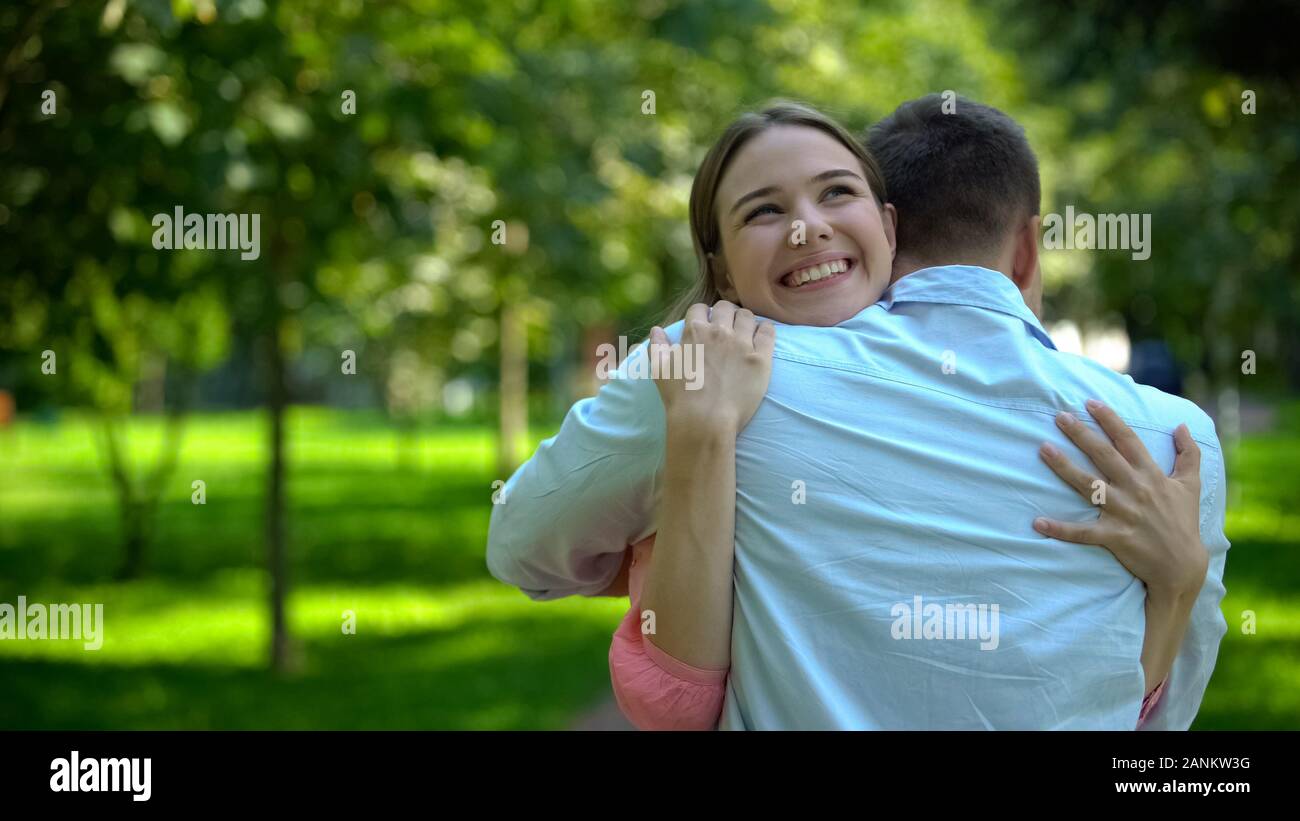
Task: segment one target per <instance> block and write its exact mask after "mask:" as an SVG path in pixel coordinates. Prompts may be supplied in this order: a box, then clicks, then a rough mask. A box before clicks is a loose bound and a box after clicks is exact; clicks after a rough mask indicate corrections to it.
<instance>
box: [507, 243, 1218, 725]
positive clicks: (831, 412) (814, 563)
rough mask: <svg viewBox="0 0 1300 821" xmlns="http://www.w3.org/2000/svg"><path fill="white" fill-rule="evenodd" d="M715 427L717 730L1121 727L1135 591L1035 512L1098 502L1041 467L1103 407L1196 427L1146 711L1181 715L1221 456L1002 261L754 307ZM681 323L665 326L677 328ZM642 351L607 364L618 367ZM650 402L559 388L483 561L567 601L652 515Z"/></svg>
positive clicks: (1132, 668) (655, 491) (1141, 622)
mask: <svg viewBox="0 0 1300 821" xmlns="http://www.w3.org/2000/svg"><path fill="white" fill-rule="evenodd" d="M777 325H778V328H777V342H776V351H775V354H774V361H773V367H772V378H771V383H770V386H769V388H768V392H767V395H766V397H765V398H764V400H763V402H762V403H761V404H760V406H759V408H758V410H757V412H756V413H755V414H754V417H753V419H752V420H751V421H750V423H749V425H748V426H747V427H746V428H745V430H744V431H743V432H742V433H741V435H740V437H739V439H738V440H737V443H736V484H737V487H736V537H735V545H736V560H735V604H734V614H733V621H732V649H731V659H732V666H731V671H730V675H729V676H728V680H727V692H726V699H725V704H724V707H723V714H722V719H721V723H720V725H719V726H720V728H721V729H1116V730H1124V729H1132V728H1133V726H1134V725H1135V723H1136V722H1137V718H1138V713H1139V710H1140V707H1141V702H1142V697H1143V693H1144V692H1145V689H1144V681H1143V678H1144V677H1143V671H1142V665H1141V653H1142V641H1143V632H1144V629H1145V615H1144V602H1145V588H1144V586H1143V584H1142V582H1141V581H1139V580H1138V579H1137V578H1135V577H1134V576H1133V575H1132V574H1130V573H1129V572H1128V571H1127V570H1126V569H1125V568H1124V567H1123V566H1122V565H1121V564H1120V563H1119V562H1118V561H1117V560H1116V559H1115V558H1114V557H1113V556H1112V555H1111V553H1110V552H1109V551H1106V550H1104V549H1102V548H1098V547H1092V546H1087V545H1076V544H1070V543H1066V542H1061V541H1057V540H1053V539H1047V538H1044V537H1042V536H1040V535H1039V534H1038V533H1036V532H1035V531H1034V530H1033V528H1032V522H1033V520H1034V518H1035V517H1036V516H1039V515H1043V516H1048V517H1051V518H1055V519H1061V520H1068V521H1089V520H1092V519H1095V518H1096V517H1097V515H1098V514H1097V508H1096V507H1094V506H1093V505H1092V504H1091V502H1090V500H1089V499H1084V498H1083V497H1081V496H1080V495H1079V494H1078V493H1077V492H1076V491H1074V490H1073V489H1072V488H1070V487H1069V486H1067V485H1066V484H1065V483H1064V482H1062V481H1061V480H1060V479H1059V478H1057V477H1056V476H1055V475H1054V474H1053V473H1052V472H1051V471H1050V470H1049V469H1048V468H1047V467H1046V465H1044V464H1043V462H1042V461H1041V460H1040V459H1039V457H1038V454H1037V450H1038V446H1039V445H1040V444H1041V443H1042V442H1044V441H1050V442H1053V443H1054V444H1056V445H1057V446H1058V447H1060V448H1062V449H1063V450H1064V451H1065V452H1066V453H1068V454H1069V455H1070V456H1071V458H1073V459H1074V461H1075V462H1076V464H1079V465H1080V466H1083V467H1086V468H1090V467H1091V463H1090V462H1089V461H1088V459H1087V457H1086V456H1084V455H1083V454H1082V453H1081V452H1080V451H1078V449H1077V448H1075V447H1074V446H1073V444H1071V443H1070V442H1069V440H1067V439H1066V438H1065V437H1064V435H1063V434H1061V433H1060V431H1059V430H1058V429H1057V427H1056V425H1055V423H1054V417H1055V414H1056V413H1057V412H1058V411H1060V410H1071V411H1073V412H1075V414H1076V415H1077V416H1079V417H1080V418H1081V419H1083V420H1085V421H1086V422H1087V423H1088V424H1089V425H1092V426H1093V427H1094V429H1095V430H1099V429H1098V428H1096V426H1095V424H1094V423H1093V422H1092V420H1091V417H1090V416H1089V415H1088V413H1087V412H1086V410H1085V409H1084V402H1085V401H1086V400H1088V399H1090V398H1095V399H1100V400H1101V401H1103V402H1105V403H1107V404H1108V405H1110V406H1111V407H1112V408H1114V409H1115V410H1116V411H1117V412H1118V413H1119V415H1120V416H1121V417H1122V418H1123V419H1124V420H1125V421H1126V422H1127V423H1128V424H1129V426H1130V427H1132V428H1133V429H1134V430H1135V431H1136V433H1137V434H1138V435H1139V436H1140V437H1141V439H1142V440H1143V442H1144V443H1145V444H1146V447H1147V449H1148V450H1149V451H1150V452H1151V454H1152V456H1153V458H1154V459H1155V460H1156V461H1157V462H1158V463H1159V464H1160V465H1161V466H1162V467H1163V468H1164V469H1165V470H1166V471H1170V470H1172V468H1173V462H1174V448H1173V435H1172V434H1173V431H1174V429H1175V428H1176V427H1177V426H1178V424H1179V423H1182V422H1185V423H1187V425H1188V427H1189V428H1190V430H1191V432H1192V435H1193V437H1194V438H1195V439H1196V441H1197V442H1198V443H1199V445H1200V447H1201V453H1202V461H1201V479H1202V495H1201V521H1200V530H1201V538H1202V541H1203V542H1204V543H1205V546H1206V548H1207V549H1208V550H1209V553H1210V565H1209V572H1208V574H1207V578H1206V582H1205V586H1204V587H1203V588H1202V590H1201V593H1200V596H1199V598H1198V600H1197V602H1196V604H1195V607H1194V610H1193V615H1192V621H1191V624H1190V627H1189V628H1188V632H1187V635H1186V638H1185V639H1184V642H1183V645H1182V647H1181V649H1180V652H1179V655H1178V658H1177V660H1176V661H1175V663H1174V667H1173V670H1172V672H1171V674H1170V678H1169V684H1168V685H1167V687H1166V691H1165V694H1164V696H1163V698H1162V699H1161V702H1160V705H1159V706H1158V707H1157V709H1156V710H1155V712H1154V713H1153V714H1152V715H1151V717H1150V718H1149V719H1148V721H1147V723H1146V724H1145V725H1144V729H1186V728H1187V727H1188V726H1189V725H1190V724H1191V722H1192V720H1193V719H1194V718H1195V716H1196V712H1197V710H1198V709H1199V707H1200V703H1201V699H1202V697H1203V695H1204V692H1205V687H1206V685H1207V684H1208V683H1209V679H1210V675H1211V673H1212V672H1213V670H1214V663H1215V659H1216V657H1217V654H1218V647H1219V641H1220V640H1221V639H1222V637H1223V635H1224V633H1225V632H1226V631H1227V624H1226V622H1225V620H1224V618H1223V615H1222V613H1221V612H1220V610H1219V606H1220V602H1221V601H1222V599H1223V596H1224V592H1225V591H1224V587H1223V569H1224V562H1225V559H1226V553H1227V550H1228V541H1227V539H1226V538H1225V537H1224V534H1223V522H1224V506H1225V497H1226V490H1225V477H1224V465H1223V454H1222V452H1221V450H1220V447H1219V443H1218V439H1217V437H1216V436H1215V431H1214V425H1213V422H1212V421H1211V420H1210V419H1209V417H1207V416H1206V415H1205V414H1204V413H1203V412H1202V411H1201V410H1200V409H1198V408H1197V407H1196V406H1195V405H1193V404H1192V403H1190V402H1188V401H1186V400H1183V399H1180V398H1178V397H1174V396H1170V395H1168V394H1164V393H1161V392H1160V391H1157V390H1155V389H1153V388H1150V387H1146V386H1142V385H1138V384H1135V383H1134V382H1133V381H1132V380H1131V379H1130V378H1129V377H1127V376H1123V375H1120V374H1117V373H1114V372H1113V371H1111V370H1109V369H1107V368H1105V367H1104V366H1102V365H1100V364H1098V363H1096V362H1093V361H1091V360H1089V359H1085V358H1083V357H1079V356H1075V355H1072V354H1067V353H1062V352H1060V351H1057V350H1056V348H1055V346H1054V345H1053V344H1052V342H1051V339H1050V338H1049V337H1048V336H1047V334H1046V332H1045V331H1044V330H1043V328H1042V326H1041V325H1040V324H1039V322H1038V320H1037V319H1036V318H1035V317H1034V316H1033V314H1032V313H1031V312H1030V311H1029V309H1028V308H1027V307H1026V306H1025V304H1024V301H1023V299H1022V297H1021V295H1020V293H1019V291H1018V290H1017V289H1016V288H1015V286H1014V285H1013V284H1012V283H1011V281H1010V280H1009V279H1007V278H1006V277H1005V276H1003V275H1002V274H1000V273H998V272H996V271H991V270H988V269H986V268H979V267H974V266H955V265H954V266H944V267H939V268H928V269H925V270H921V271H917V272H915V273H912V274H910V275H908V276H906V277H903V278H902V279H901V280H899V281H898V282H897V283H896V284H895V285H894V286H893V288H892V289H891V290H890V291H889V292H888V293H886V294H885V297H884V298H883V299H882V300H881V301H880V302H879V303H877V304H875V305H872V306H871V307H869V308H867V309H865V310H863V311H862V312H861V313H859V314H857V315H856V316H854V317H853V318H851V319H849V320H847V321H845V322H843V323H841V324H840V325H837V326H835V327H832V328H819V327H806V326H793V325H785V324H781V323H777ZM681 327H682V323H677V324H676V325H673V326H671V327H670V328H668V329H667V330H668V333H669V336H670V337H671V338H672V339H673V340H674V341H676V340H677V339H679V338H680V333H681ZM637 356H644V349H643V348H641V347H639V348H638V349H637V351H636V352H635V353H634V354H633V355H632V356H630V357H629V361H628V362H625V363H624V366H623V367H622V368H621V369H620V374H621V375H623V376H626V375H627V373H628V370H627V369H628V367H629V366H630V365H631V363H632V360H633V359H634V358H635V357H637ZM663 452H664V413H663V407H662V404H661V402H660V399H659V395H658V392H657V391H656V389H655V386H654V384H653V382H651V381H650V380H649V379H630V378H620V379H614V380H611V381H610V382H608V383H606V384H605V385H604V386H602V387H601V389H600V391H599V393H598V394H597V395H596V396H595V397H593V398H591V399H585V400H583V401H581V402H578V403H577V404H576V405H574V407H573V409H572V410H571V411H570V412H569V414H568V415H567V416H566V418H565V421H564V424H563V426H562V427H561V429H560V432H559V433H558V434H557V435H556V436H555V437H553V438H551V439H548V440H547V441H545V442H543V443H542V444H541V446H539V448H538V450H537V453H536V454H535V455H534V456H533V457H532V459H530V460H529V461H528V462H527V463H526V464H524V465H523V466H522V467H520V468H519V470H518V471H516V472H515V474H514V476H512V477H511V478H510V480H509V481H508V482H507V484H506V486H505V487H504V488H503V491H504V498H503V499H501V500H500V501H502V502H503V503H502V504H497V505H495V506H494V507H493V511H492V522H491V531H490V535H489V540H488V552H487V561H488V567H489V568H490V570H491V572H492V573H493V575H494V576H496V577H497V578H498V579H500V580H502V581H504V582H507V583H509V584H512V585H516V586H518V587H520V588H521V589H523V590H524V592H525V593H527V594H528V595H530V596H532V597H533V598H535V599H553V598H558V597H561V596H567V595H572V594H583V595H590V594H593V593H596V592H599V591H600V590H602V589H604V588H605V587H606V586H607V585H608V584H609V583H610V582H611V581H612V580H613V578H614V576H616V575H617V573H618V570H619V567H620V562H621V559H622V555H623V548H624V546H625V545H628V544H631V543H633V542H636V541H639V540H640V539H642V538H644V537H645V536H647V535H649V534H650V533H653V532H654V531H655V530H656V529H657V526H656V523H655V515H656V509H657V507H658V500H659V498H660V494H661V486H660V482H661V469H662V464H663Z"/></svg>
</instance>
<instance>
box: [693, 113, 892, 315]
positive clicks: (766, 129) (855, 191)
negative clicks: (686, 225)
mask: <svg viewBox="0 0 1300 821" xmlns="http://www.w3.org/2000/svg"><path fill="white" fill-rule="evenodd" d="M690 218H691V229H692V234H693V235H694V238H695V246H696V256H697V258H698V259H699V260H700V271H699V279H698V280H697V281H696V283H695V286H694V287H693V288H692V289H690V291H688V292H687V293H686V294H684V295H683V296H682V298H681V299H680V300H679V301H678V302H677V304H676V305H674V307H673V308H672V309H671V310H670V311H669V314H668V317H667V321H669V322H671V321H674V320H677V319H679V318H681V317H682V316H683V315H684V314H685V311H686V308H687V307H688V306H689V305H691V304H693V303H697V302H700V303H704V304H706V305H711V304H713V303H714V302H717V301H718V300H719V299H727V300H730V301H731V302H734V303H736V304H738V305H740V306H741V307H744V308H746V309H748V310H750V311H752V312H753V313H755V314H757V315H759V316H763V317H767V318H769V319H775V320H777V321H779V322H784V323H786V324H791V325H836V324H838V323H840V322H843V321H844V320H845V319H848V318H849V317H851V316H853V315H854V314H856V313H858V312H859V311H861V310H863V309H864V308H866V307H867V306H869V305H871V304H872V303H874V302H875V301H876V300H877V299H879V297H880V294H881V293H883V292H884V290H885V288H886V287H887V286H888V284H889V277H890V267H891V264H892V262H893V256H894V222H895V215H894V209H893V207H892V206H890V205H888V204H886V203H885V182H884V178H883V177H882V175H881V173H880V169H879V168H878V166H877V165H876V162H875V160H874V159H873V158H872V156H871V154H870V153H869V152H868V151H867V150H866V148H864V147H863V146H862V144H861V143H860V142H858V140H856V139H855V138H854V137H853V136H852V135H851V134H850V133H849V132H848V131H847V130H845V129H844V127H843V126H841V125H839V124H838V123H836V122H835V121H834V120H832V119H830V118H829V117H827V116H825V115H824V114H822V113H820V112H818V111H817V110H815V109H813V108H810V107H808V106H805V105H801V104H798V103H789V102H782V103H777V104H774V105H771V106H769V107H768V108H766V109H764V110H763V111H761V112H759V113H751V114H745V115H742V116H741V117H739V118H737V119H736V121H735V122H734V123H732V125H731V126H730V127H729V128H728V129H727V130H726V131H725V132H724V133H723V135H722V136H721V137H720V138H719V139H718V141H717V142H716V143H715V144H714V146H713V148H712V149H710V151H709V153H708V154H707V155H706V156H705V158H704V160H703V161H702V162H701V164H700V169H699V172H698V174H697V175H696V177H695V182H694V184H693V186H692V188H691V202H690ZM837 263H838V264H837ZM833 264H835V267H836V268H839V267H841V266H842V267H843V270H839V271H835V270H832V268H831V266H832V265H833ZM823 265H825V266H826V267H825V268H823V267H822V266H823ZM795 273H798V276H799V278H798V280H797V281H796V280H795V279H794V278H793V277H792V276H791V275H792V274H795Z"/></svg>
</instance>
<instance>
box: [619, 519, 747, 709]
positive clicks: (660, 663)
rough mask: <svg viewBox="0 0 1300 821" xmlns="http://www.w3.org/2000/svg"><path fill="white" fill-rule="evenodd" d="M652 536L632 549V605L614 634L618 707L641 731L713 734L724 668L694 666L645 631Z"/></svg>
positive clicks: (722, 690)
mask: <svg viewBox="0 0 1300 821" xmlns="http://www.w3.org/2000/svg"><path fill="white" fill-rule="evenodd" d="M653 548H654V537H653V536H651V537H650V538H648V539H646V540H645V541H642V542H638V543H637V544H636V545H634V546H633V547H632V565H631V567H630V568H629V570H628V593H629V594H630V596H631V599H632V607H631V608H630V609H629V610H628V612H627V615H626V616H624V617H623V621H622V622H621V623H620V624H619V626H618V630H616V631H615V632H614V641H613V643H612V644H611V645H610V648H609V676H610V681H611V682H612V683H613V685H614V698H615V700H616V701H617V702H618V706H619V709H620V710H622V711H623V715H625V716H627V718H628V720H629V721H631V722H632V724H633V726H635V727H636V728H637V729H640V730H712V729H713V728H714V727H715V726H717V723H718V716H719V715H721V713H722V699H723V695H724V692H725V690H726V681H727V671H726V670H703V669H700V668H699V667H692V666H691V665H689V664H686V663H684V662H682V661H679V660H678V659H675V658H673V657H672V656H670V655H668V654H667V653H665V652H664V651H663V650H661V649H659V648H658V647H656V646H655V645H654V643H653V642H651V641H648V640H646V639H645V638H644V637H643V636H642V633H641V608H640V606H639V605H640V601H641V587H642V585H643V584H644V580H645V569H646V566H647V562H648V561H649V558H650V554H651V551H652V550H653Z"/></svg>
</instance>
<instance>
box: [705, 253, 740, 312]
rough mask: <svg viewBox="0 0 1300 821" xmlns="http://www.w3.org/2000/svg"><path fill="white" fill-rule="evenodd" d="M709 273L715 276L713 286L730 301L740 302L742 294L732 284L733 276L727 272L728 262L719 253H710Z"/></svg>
mask: <svg viewBox="0 0 1300 821" xmlns="http://www.w3.org/2000/svg"><path fill="white" fill-rule="evenodd" d="M708 260H709V274H710V276H712V277H713V287H714V288H716V289H717V290H718V294H719V295H721V296H722V298H723V299H725V300H727V301H728V302H734V303H736V304H737V305H739V304H740V295H739V294H737V293H736V289H735V288H733V287H732V285H731V276H730V275H729V274H728V273H727V263H726V261H725V260H723V259H722V257H720V256H718V255H717V254H709V256H708Z"/></svg>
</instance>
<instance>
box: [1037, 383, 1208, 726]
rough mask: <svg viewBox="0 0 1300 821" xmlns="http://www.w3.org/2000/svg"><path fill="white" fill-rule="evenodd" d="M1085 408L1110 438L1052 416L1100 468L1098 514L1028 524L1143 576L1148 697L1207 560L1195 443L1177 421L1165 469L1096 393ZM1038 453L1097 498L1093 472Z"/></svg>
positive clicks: (1178, 640)
mask: <svg viewBox="0 0 1300 821" xmlns="http://www.w3.org/2000/svg"><path fill="white" fill-rule="evenodd" d="M1088 411H1089V413H1091V414H1092V416H1093V418H1094V419H1096V420H1097V422H1098V424H1099V425H1101V428H1102V430H1103V431H1105V432H1106V435H1107V436H1108V437H1109V438H1110V440H1111V441H1110V442H1107V441H1106V440H1105V439H1103V438H1102V437H1100V436H1098V435H1097V434H1095V433H1093V432H1092V431H1091V430H1089V429H1088V428H1087V427H1086V426H1085V425H1083V424H1082V423H1080V422H1079V421H1078V420H1077V419H1075V418H1074V417H1073V416H1072V415H1070V414H1061V415H1059V416H1058V417H1057V424H1059V425H1060V427H1061V430H1062V431H1064V433H1065V435H1066V436H1068V437H1069V438H1070V440H1071V441H1072V442H1074V443H1075V444H1076V445H1078V446H1079V449H1080V450H1082V451H1083V452H1084V453H1085V454H1087V456H1088V458H1089V459H1091V460H1092V463H1093V465H1094V466H1095V467H1096V468H1097V469H1098V470H1099V471H1100V472H1101V474H1102V477H1101V481H1103V482H1104V487H1103V489H1104V495H1102V496H1101V497H1100V498H1101V499H1102V500H1103V502H1102V503H1101V504H1100V505H1099V507H1100V508H1101V514H1100V516H1099V517H1098V518H1097V521H1095V522H1092V523H1090V524H1078V523H1070V522H1058V521H1054V520H1051V519H1043V518H1040V519H1036V520H1035V521H1034V529H1035V530H1037V531H1038V532H1040V533H1042V534H1043V535H1045V536H1051V537H1053V538H1057V539H1061V540H1063V541H1067V542H1077V543H1079V544H1093V545H1100V546H1102V547H1105V548H1106V549H1108V550H1110V552H1111V553H1113V554H1114V555H1115V558H1117V559H1119V561H1120V563H1121V564H1123V565H1124V566H1125V567H1126V568H1128V570H1129V572H1131V573H1132V574H1133V575H1134V576H1136V577H1138V578H1139V579H1141V580H1142V581H1143V582H1144V583H1145V584H1146V588H1147V601H1146V635H1145V638H1144V639H1143V644H1142V670H1143V672H1144V673H1145V675H1146V690H1147V695H1148V697H1151V695H1152V693H1154V691H1155V690H1156V689H1157V688H1158V687H1159V686H1160V685H1161V684H1162V683H1163V682H1164V680H1165V678H1166V677H1167V676H1168V675H1169V671H1170V669H1171V668H1172V667H1173V663H1174V658H1175V657H1176V656H1177V655H1178V648H1179V646H1180V645H1181V644H1182V641H1183V636H1184V634H1185V633H1186V632H1187V625H1188V622H1189V621H1190V619H1191V613H1192V607H1193V605H1194V604H1195V602H1196V597H1197V595H1198V594H1199V593H1200V590H1201V586H1202V585H1203V584H1204V583H1205V574H1206V571H1207V570H1208V568H1209V553H1208V551H1207V550H1206V549H1205V546H1204V545H1203V544H1202V543H1201V536H1200V529H1199V522H1200V515H1199V511H1200V495H1201V474H1200V466H1201V451H1200V448H1199V447H1197V445H1196V442H1195V441H1193V439H1192V435H1191V433H1190V432H1189V431H1188V430H1187V426H1186V425H1180V426H1179V427H1178V429H1177V430H1176V431H1174V447H1175V448H1176V450H1177V452H1178V455H1177V458H1176V460H1175V462H1174V470H1173V473H1172V474H1171V475H1168V476H1167V475H1165V473H1164V471H1162V470H1161V469H1160V466H1159V465H1157V464H1156V463H1155V460H1154V459H1152V458H1151V454H1150V453H1149V452H1148V451H1147V449H1146V446H1145V445H1143V444H1142V440H1141V439H1139V438H1138V436H1137V434H1135V433H1133V431H1132V430H1131V429H1130V428H1129V426H1128V425H1126V424H1124V421H1123V420H1122V419H1120V418H1119V416H1118V414H1116V413H1115V411H1113V410H1111V409H1110V408H1108V407H1106V406H1105V405H1103V404H1101V403H1100V402H1096V401H1090V402H1088ZM1040 454H1041V456H1042V458H1043V460H1044V461H1046V462H1047V464H1048V466H1049V467H1051V468H1052V470H1053V471H1055V472H1056V475H1057V476H1060V477H1061V478H1062V479H1063V480H1065V482H1066V483H1067V484H1069V485H1070V486H1071V487H1073V488H1074V489H1075V490H1077V491H1079V493H1080V494H1082V495H1083V496H1084V498H1087V499H1089V500H1092V499H1094V498H1096V496H1097V492H1098V485H1096V484H1095V483H1096V482H1097V481H1098V478H1097V477H1094V476H1093V475H1091V474H1089V473H1088V472H1086V471H1084V470H1082V469H1081V468H1079V467H1078V466H1076V465H1075V464H1074V463H1072V462H1071V461H1070V460H1069V458H1068V457H1066V456H1065V454H1063V453H1062V452H1061V451H1060V450H1058V449H1057V448H1054V447H1052V446H1051V445H1049V444H1044V445H1043V446H1042V448H1041V449H1040ZM1151 706H1153V705H1151Z"/></svg>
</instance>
